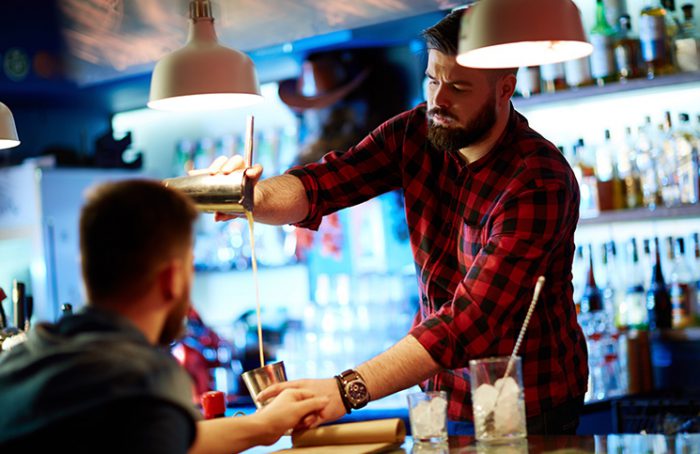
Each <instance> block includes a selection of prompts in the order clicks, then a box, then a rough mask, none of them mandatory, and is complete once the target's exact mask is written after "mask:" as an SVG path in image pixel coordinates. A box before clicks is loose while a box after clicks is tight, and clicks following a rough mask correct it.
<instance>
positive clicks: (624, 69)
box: [613, 14, 642, 82]
mask: <svg viewBox="0 0 700 454" xmlns="http://www.w3.org/2000/svg"><path fill="white" fill-rule="evenodd" d="M618 23H619V27H618V28H619V29H620V31H619V32H618V35H617V36H618V37H617V40H616V41H615V46H614V48H613V52H614V53H615V64H616V65H617V75H618V77H619V79H620V81H623V82H624V81H626V80H627V79H635V78H637V77H641V76H642V70H641V68H642V50H641V47H640V45H639V38H638V37H636V36H632V34H631V29H632V21H631V19H630V16H629V15H628V14H623V15H622V16H620V19H619V20H618Z"/></svg>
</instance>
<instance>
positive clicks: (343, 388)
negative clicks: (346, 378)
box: [335, 375, 352, 415]
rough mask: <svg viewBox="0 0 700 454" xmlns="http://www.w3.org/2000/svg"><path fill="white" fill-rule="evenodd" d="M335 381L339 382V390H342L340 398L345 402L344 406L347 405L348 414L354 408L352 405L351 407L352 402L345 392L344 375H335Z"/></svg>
mask: <svg viewBox="0 0 700 454" xmlns="http://www.w3.org/2000/svg"><path fill="white" fill-rule="evenodd" d="M335 382H336V383H337V384H338V392H340V400H341V401H342V402H343V406H344V407H345V413H347V414H348V415H349V414H350V411H351V410H352V407H350V402H349V401H348V396H347V394H345V386H344V385H343V377H341V376H340V375H336V376H335Z"/></svg>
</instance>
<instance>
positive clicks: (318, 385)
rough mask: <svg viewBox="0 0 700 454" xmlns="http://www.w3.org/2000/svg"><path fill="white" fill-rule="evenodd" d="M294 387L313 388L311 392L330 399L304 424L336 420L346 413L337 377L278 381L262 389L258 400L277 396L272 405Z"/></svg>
mask: <svg viewBox="0 0 700 454" xmlns="http://www.w3.org/2000/svg"><path fill="white" fill-rule="evenodd" d="M294 389H304V390H312V391H311V392H313V393H314V394H315V395H316V396H319V397H325V398H326V399H328V404H327V405H326V406H325V407H323V410H321V411H320V412H319V413H318V414H317V415H313V416H315V418H316V419H312V418H306V419H305V420H304V421H303V423H304V425H306V426H317V425H319V424H321V423H325V422H329V421H334V420H336V419H338V418H340V417H342V416H343V415H345V406H344V405H343V400H342V399H341V397H340V390H339V389H338V382H337V381H336V379H335V378H324V379H313V380H312V379H309V380H294V381H287V382H282V383H276V384H274V385H271V386H269V387H267V388H265V389H264V390H262V392H261V393H260V394H258V401H260V402H265V401H266V400H267V399H270V398H271V397H275V396H277V397H275V400H273V401H272V402H271V403H270V404H269V405H272V404H273V403H276V402H277V399H279V398H280V397H282V395H283V393H284V391H285V390H294Z"/></svg>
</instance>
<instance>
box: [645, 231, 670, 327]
mask: <svg viewBox="0 0 700 454" xmlns="http://www.w3.org/2000/svg"><path fill="white" fill-rule="evenodd" d="M647 315H648V319H649V329H651V330H654V329H667V328H671V326H672V323H671V295H670V294H669V292H668V287H667V286H666V281H665V280H664V274H663V271H662V270H661V255H660V251H659V238H658V237H655V238H654V265H653V267H652V272H651V282H650V283H649V289H648V290H647Z"/></svg>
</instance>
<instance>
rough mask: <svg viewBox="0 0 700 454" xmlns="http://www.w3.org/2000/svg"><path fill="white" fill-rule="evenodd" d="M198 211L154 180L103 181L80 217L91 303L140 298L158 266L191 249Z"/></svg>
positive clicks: (183, 198)
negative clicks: (133, 297)
mask: <svg viewBox="0 0 700 454" xmlns="http://www.w3.org/2000/svg"><path fill="white" fill-rule="evenodd" d="M196 217H197V211H196V209H195V207H194V205H193V204H192V202H190V200H189V199H187V198H186V197H185V196H184V195H183V194H181V193H178V192H177V191H175V190H173V189H168V188H166V187H165V186H163V185H162V184H160V183H158V182H156V181H148V180H124V181H120V182H112V183H105V184H102V185H99V186H97V187H96V188H94V189H93V190H92V191H91V192H90V194H89V195H88V198H87V201H86V204H85V206H84V207H83V210H82V213H81V216H80V253H81V258H82V271H83V279H84V280H85V288H86V291H87V296H88V299H89V301H90V302H91V303H97V304H99V303H100V302H101V301H105V300H110V299H112V298H115V297H121V298H124V297H128V296H130V295H138V294H140V293H142V292H144V291H146V290H147V288H148V287H149V286H150V285H151V283H152V280H153V279H154V277H155V275H156V273H157V271H158V267H159V266H160V265H161V264H162V263H164V262H165V261H167V260H170V259H172V258H175V257H179V256H181V254H184V253H185V252H186V251H187V248H191V247H192V233H193V222H194V220H195V219H196Z"/></svg>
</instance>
